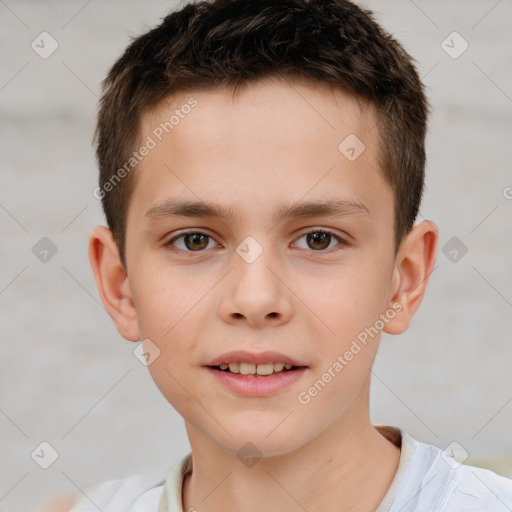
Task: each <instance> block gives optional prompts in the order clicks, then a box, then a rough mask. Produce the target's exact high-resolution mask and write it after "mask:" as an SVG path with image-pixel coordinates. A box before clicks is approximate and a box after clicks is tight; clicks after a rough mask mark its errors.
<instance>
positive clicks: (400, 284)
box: [384, 220, 438, 334]
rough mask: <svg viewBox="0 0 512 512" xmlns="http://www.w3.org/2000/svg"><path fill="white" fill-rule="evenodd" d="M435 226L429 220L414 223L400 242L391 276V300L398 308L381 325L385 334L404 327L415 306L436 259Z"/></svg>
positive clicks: (409, 320)
mask: <svg viewBox="0 0 512 512" xmlns="http://www.w3.org/2000/svg"><path fill="white" fill-rule="evenodd" d="M437 242H438V230H437V226H436V225H435V224H434V223H433V222H431V221H427V220H426V221H423V222H421V223H419V224H415V225H414V227H413V228H412V230H411V231H410V232H409V233H408V235H407V236H406V237H405V239H404V240H403V241H402V244H401V245H400V249H399V251H398V254H397V256H396V260H395V268H394V270H393V278H392V286H393V291H392V299H391V304H395V303H400V304H401V307H402V309H401V311H400V312H399V314H397V315H396V316H395V317H394V318H393V319H392V320H391V321H390V322H388V323H387V324H386V326H385V328H384V332H387V333H388V334H401V333H403V332H404V331H406V330H407V328H408V327H409V324H410V322H411V319H412V316H413V315H414V313H415V312H416V310H417V309H418V307H419V305H420V304H421V301H422V299H423V296H424V295H425V291H426V288H427V283H428V280H429V278H430V275H431V273H432V271H433V270H434V264H435V261H436V252H437Z"/></svg>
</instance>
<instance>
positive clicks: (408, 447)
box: [71, 426, 512, 512]
mask: <svg viewBox="0 0 512 512" xmlns="http://www.w3.org/2000/svg"><path fill="white" fill-rule="evenodd" d="M376 428H377V429H378V430H379V432H381V433H382V434H383V435H384V436H385V437H386V438H388V439H389V440H390V441H391V442H393V443H394V444H396V445H397V446H400V447H401V452H400V462H399V465H398V469H397V472H396V474H395V477H394V479H393V481H392V482H391V485H390V487H389V489H388V491H387V493H386V495H385V496H384V499H383V500H382V502H381V503H380V505H379V506H378V507H377V510H376V511H375V512H505V511H510V510H512V479H510V478H506V477H504V476H500V475H497V474H496V473H494V472H492V471H489V470H488V469H482V468H476V467H473V466H467V465H461V464H459V463H458V462H456V461H455V460H454V459H453V458H452V457H451V456H450V455H449V454H448V453H446V452H444V451H442V450H441V449H439V448H437V447H436V446H432V445H429V444H425V443H421V442H419V441H416V440H415V439H413V438H412V437H411V436H409V435H408V434H407V432H405V431H404V430H402V429H400V428H397V427H386V426H376ZM191 469H192V458H191V454H190V453H189V454H188V455H186V456H185V457H183V458H182V459H181V461H180V462H179V463H178V464H177V465H176V466H175V467H174V469H173V470H172V471H171V473H170V474H169V476H168V477H167V479H166V480H163V481H161V482H159V483H156V484H155V483H154V481H153V483H151V482H150V481H148V478H147V477H142V476H133V477H131V478H126V479H122V480H112V481H109V482H105V483H104V484H102V485H100V486H99V487H96V488H95V489H92V490H90V491H88V492H86V493H85V494H86V496H84V497H83V499H82V501H81V502H80V503H78V504H77V505H75V507H74V508H73V509H72V511H71V512H97V511H98V509H100V510H102V511H103V512H189V511H184V510H183V508H182V504H181V493H182V487H183V479H184V476H185V475H186V474H187V473H189V472H190V471H191Z"/></svg>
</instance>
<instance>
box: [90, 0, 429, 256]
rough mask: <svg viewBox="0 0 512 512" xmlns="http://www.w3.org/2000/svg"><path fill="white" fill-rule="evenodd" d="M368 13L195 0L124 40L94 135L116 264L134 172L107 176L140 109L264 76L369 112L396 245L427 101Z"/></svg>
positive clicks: (326, 3) (325, 4) (276, 2)
mask: <svg viewBox="0 0 512 512" xmlns="http://www.w3.org/2000/svg"><path fill="white" fill-rule="evenodd" d="M372 16H373V15H372V13H371V12H370V11H367V10H364V9H361V8H359V7H358V6H356V5H355V4H354V3H352V2H350V1H348V0H309V1H308V0H211V1H201V2H196V3H189V4H187V5H185V6H184V7H183V8H182V9H181V10H179V11H176V12H172V13H170V14H169V15H168V16H166V17H165V18H164V19H163V21H162V23H161V24H160V25H159V26H157V27H156V28H154V29H152V30H150V31H149V32H147V33H145V34H143V35H142V36H140V37H138V38H136V39H135V40H133V41H132V42H131V44H130V45H129V46H128V48H127V49H126V50H125V52H124V54H123V55H122V56H121V57H120V58H119V59H118V60H117V61H116V63H115V64H114V65H113V67H112V68H111V70H110V71H109V73H108V76H107V78H106V79H105V80H104V82H103V95H102V98H101V102H100V109H99V114H98V122H97V126H96V132H95V140H96V142H97V151H96V155H97V159H98V164H99V169H100V179H99V190H100V197H101V199H102V205H103V210H104V212H105V216H106V219H107V223H108V225H109V227H110V229H111V230H112V233H113V236H114V239H115V240H116V243H117V245H118V248H119V251H120V255H121V260H122V262H123V265H125V263H126V261H125V254H124V252H125V235H126V233H125V232H126V216H127V215H126V214H127V208H128V203H129V199H130V195H131V190H132V189H133V181H134V179H133V178H134V177H133V176H132V174H133V173H130V174H127V173H126V172H124V173H122V174H123V179H119V180H117V181H116V182H115V183H113V182H112V178H113V177H114V176H116V172H118V171H120V169H121V167H122V166H123V164H125V162H126V161H127V160H128V159H130V154H131V153H132V152H133V151H134V145H135V141H136V138H137V136H138V134H139V126H140V118H141V115H142V113H143V111H144V110H145V109H148V108H151V107H154V106H155V105H157V104H158V102H159V101H160V100H162V99H163V98H164V97H166V96H168V95H170V94H175V93H176V92H180V91H193V90H201V89H202V90H205V89H214V88H220V87H231V88H232V91H233V94H234V93H235V92H236V91H237V90H239V89H241V88H243V87H245V86H247V85H249V84H251V83H253V82H255V81H257V80H258V79H263V78H267V77H277V78H286V77H292V78H297V79H306V80H307V81H310V82H317V83H318V82H319V83H323V84H328V85H330V86H334V87H336V88H339V89H342V90H344V91H346V92H348V93H350V94H352V95H353V96H354V97H356V98H358V99H363V100H365V101H367V102H369V103H370V104H371V105H372V106H373V107H374V108H375V112H376V114H377V120H378V128H379V134H380V137H379V139H380V152H379V153H380V162H379V163H380V166H381V171H382V172H383V174H384V176H385V178H386V180H387V181H388V183H389V184H390V185H391V187H392V189H393V192H394V197H395V226H394V232H395V250H397V249H398V247H399V245H400V242H401V240H402V238H403V236H404V235H405V234H407V233H408V232H409V231H410V229H411V228H412V225H413V223H414V220H415V219H416V216H417V214H418V209H419V206H420V202H421V197H422V192H423V183H424V169H425V133H426V121H427V114H428V104H427V100H426V97H425V94H424V90H423V84H422V83H421V80H420V78H419V76H418V73H417V72H416V69H415V67H414V64H413V59H412V58H411V57H410V56H409V55H408V54H407V52H406V51H405V50H404V49H403V48H402V46H401V45H400V44H399V43H398V42H397V41H396V40H395V39H393V38H392V37H391V36H390V35H389V34H388V33H387V32H386V31H384V30H383V29H382V28H381V27H380V26H379V25H378V24H377V23H376V22H375V21H374V19H373V17H372ZM340 142H341V141H340ZM125 175H126V177H124V176H125ZM117 177H118V178H119V174H118V175H117ZM109 183H110V185H109Z"/></svg>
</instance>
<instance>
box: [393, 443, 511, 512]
mask: <svg viewBox="0 0 512 512" xmlns="http://www.w3.org/2000/svg"><path fill="white" fill-rule="evenodd" d="M413 445H414V450H413V452H414V453H413V456H412V458H411V461H410V464H409V467H408V469H407V472H406V476H405V478H404V481H403V485H402V486H401V489H400V491H401V493H400V495H401V497H402V498H406V499H412V500H413V503H414V505H412V503H411V505H412V507H410V508H407V507H405V509H404V511H403V512H406V511H409V510H410V511H416V510H435V511H436V512H437V511H438V512H460V511H462V510H463V511H464V512H482V510H485V511H486V512H499V511H503V510H512V479H510V478H506V477H504V476H501V475H498V474H497V473H494V472H493V471H490V470H488V469H483V468H479V467H474V466H469V465H465V464H461V463H460V462H457V461H456V460H455V459H454V458H453V456H452V455H450V454H448V453H447V452H446V451H443V450H441V449H440V448H438V447H437V446H433V445H429V444H426V443H421V442H419V441H416V440H413ZM413 497H414V498H413ZM424 507H426V508H424Z"/></svg>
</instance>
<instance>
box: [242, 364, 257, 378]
mask: <svg viewBox="0 0 512 512" xmlns="http://www.w3.org/2000/svg"><path fill="white" fill-rule="evenodd" d="M240 373H241V374H242V375H249V374H250V373H252V374H253V375H254V374H255V373H256V365H255V364H253V363H240Z"/></svg>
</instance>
